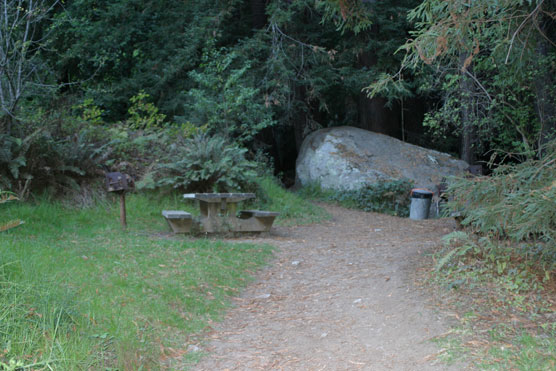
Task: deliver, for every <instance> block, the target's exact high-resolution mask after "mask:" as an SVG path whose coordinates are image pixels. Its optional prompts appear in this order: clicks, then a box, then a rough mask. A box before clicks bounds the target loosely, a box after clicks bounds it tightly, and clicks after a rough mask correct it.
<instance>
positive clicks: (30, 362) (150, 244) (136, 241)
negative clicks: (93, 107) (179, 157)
mask: <svg viewBox="0 0 556 371" xmlns="http://www.w3.org/2000/svg"><path fill="white" fill-rule="evenodd" d="M3 206H4V208H3V215H2V218H7V219H8V220H10V219H14V218H20V219H23V220H25V221H26V224H25V225H24V226H23V227H20V228H17V229H12V230H9V231H7V232H3V233H2V234H1V236H0V237H1V239H0V370H8V369H18V367H27V368H32V369H63V370H72V369H75V370H82V369H109V368H118V369H140V368H141V367H143V368H144V369H157V368H164V367H170V368H174V369H182V368H183V367H184V365H185V364H187V363H188V362H190V361H191V360H192V358H195V357H198V354H197V353H195V354H193V353H194V352H188V350H190V349H191V348H188V345H189V344H192V343H194V335H195V334H198V333H199V332H201V331H202V330H203V329H205V328H206V327H207V326H208V325H209V324H210V322H211V321H215V320H218V319H219V317H220V316H221V315H222V312H223V309H224V308H225V307H226V305H227V303H228V300H229V297H230V296H231V295H235V294H237V293H238V290H239V289H240V288H241V287H243V286H245V285H246V284H247V283H248V282H249V277H250V275H251V274H252V273H253V272H254V271H255V270H256V269H257V268H258V267H260V266H261V265H262V264H264V262H265V261H266V260H267V259H268V257H269V256H270V255H271V250H272V249H271V248H270V247H269V246H260V245H251V244H241V243H238V244H230V243H223V242H218V241H211V240H206V239H198V240H193V239H191V238H190V237H187V236H185V237H184V236H177V237H169V234H168V233H167V231H168V226H167V225H166V224H165V221H164V220H163V218H162V217H161V216H160V212H161V210H162V209H176V208H179V209H186V210H187V206H185V207H184V205H183V202H182V201H181V200H180V199H179V197H177V196H176V198H173V199H172V198H169V197H166V198H162V199H161V198H154V197H147V196H142V195H130V196H129V197H128V200H127V208H128V223H129V227H128V230H127V232H124V231H122V230H121V228H120V225H119V216H118V213H119V206H118V203H117V200H116V199H113V200H112V199H110V198H109V199H108V200H107V201H106V202H104V203H100V204H98V205H97V206H95V207H92V208H88V209H83V210H72V209H69V208H65V207H63V206H62V205H61V204H59V203H57V202H51V201H48V200H46V199H41V200H38V202H37V203H36V204H34V205H30V204H23V203H17V204H11V205H3ZM189 211H192V210H189Z"/></svg>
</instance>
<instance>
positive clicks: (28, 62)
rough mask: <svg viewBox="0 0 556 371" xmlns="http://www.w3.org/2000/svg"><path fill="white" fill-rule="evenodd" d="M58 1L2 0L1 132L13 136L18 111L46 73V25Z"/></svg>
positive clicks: (0, 19) (0, 43) (0, 64)
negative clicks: (43, 58) (26, 95)
mask: <svg viewBox="0 0 556 371" xmlns="http://www.w3.org/2000/svg"><path fill="white" fill-rule="evenodd" d="M58 2H59V1H58V0H2V2H1V4H0V110H1V114H0V122H1V123H3V127H1V130H0V132H2V133H4V134H7V135H10V134H11V132H12V125H13V123H14V120H15V118H16V116H17V108H18V105H19V103H20V101H21V99H22V97H24V96H25V94H27V93H28V92H29V91H30V88H32V87H34V86H35V87H36V86H40V84H41V83H42V82H43V79H42V78H43V76H44V75H43V73H44V72H45V71H44V70H45V68H44V63H43V60H42V59H41V52H42V51H43V50H44V49H45V41H46V40H47V38H48V35H49V33H48V31H47V30H46V27H45V24H46V23H47V21H48V19H49V16H50V15H51V13H52V12H53V10H54V8H55V7H56V6H57V5H58Z"/></svg>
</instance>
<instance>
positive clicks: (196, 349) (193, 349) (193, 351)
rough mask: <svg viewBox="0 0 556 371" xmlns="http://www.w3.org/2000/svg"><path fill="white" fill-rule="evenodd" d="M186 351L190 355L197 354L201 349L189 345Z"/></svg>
mask: <svg viewBox="0 0 556 371" xmlns="http://www.w3.org/2000/svg"><path fill="white" fill-rule="evenodd" d="M187 351H188V352H191V353H197V352H200V351H201V348H199V347H198V346H197V345H195V344H189V345H188V346H187Z"/></svg>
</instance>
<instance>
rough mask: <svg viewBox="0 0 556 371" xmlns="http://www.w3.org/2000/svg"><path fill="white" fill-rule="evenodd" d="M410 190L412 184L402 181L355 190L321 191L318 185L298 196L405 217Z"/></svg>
mask: <svg viewBox="0 0 556 371" xmlns="http://www.w3.org/2000/svg"><path fill="white" fill-rule="evenodd" d="M411 188H412V183H411V182H410V181H409V180H405V179H402V180H394V181H389V182H380V183H376V184H369V185H366V186H364V187H362V188H360V189H355V190H332V189H323V188H321V186H320V185H319V184H312V185H308V186H305V187H303V188H301V189H300V190H299V191H298V194H299V195H300V196H302V197H304V198H310V199H315V200H319V201H324V202H333V203H337V204H339V205H342V206H344V207H347V208H351V209H359V210H363V211H373V212H379V213H384V214H389V215H395V216H401V217H407V216H409V203H410V197H409V195H410V191H411Z"/></svg>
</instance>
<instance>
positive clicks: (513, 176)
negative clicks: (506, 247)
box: [448, 141, 556, 249]
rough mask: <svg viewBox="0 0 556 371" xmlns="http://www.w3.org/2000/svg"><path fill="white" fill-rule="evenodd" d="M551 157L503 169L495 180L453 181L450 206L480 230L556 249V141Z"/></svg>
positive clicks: (469, 224)
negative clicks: (538, 241) (539, 243)
mask: <svg viewBox="0 0 556 371" xmlns="http://www.w3.org/2000/svg"><path fill="white" fill-rule="evenodd" d="M545 154H546V155H545V157H544V158H543V159H542V160H529V161H526V162H523V163H521V164H517V165H503V166H500V167H498V168H497V169H496V170H495V171H494V174H493V175H492V176H489V177H479V178H473V179H466V178H455V179H453V180H452V182H451V184H450V186H449V188H448V195H449V197H450V198H451V199H452V201H451V202H450V203H449V205H448V206H449V208H450V209H451V210H457V211H459V212H460V213H461V214H462V217H463V219H462V224H463V225H467V226H471V227H473V228H474V229H475V230H477V231H478V232H481V233H486V234H493V235H495V236H499V237H507V238H509V239H511V240H513V241H523V240H529V239H532V240H540V241H542V242H545V243H546V244H547V248H550V249H556V213H555V212H554V205H555V202H556V141H553V142H552V143H550V144H549V146H548V147H547V149H546V152H545Z"/></svg>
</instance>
